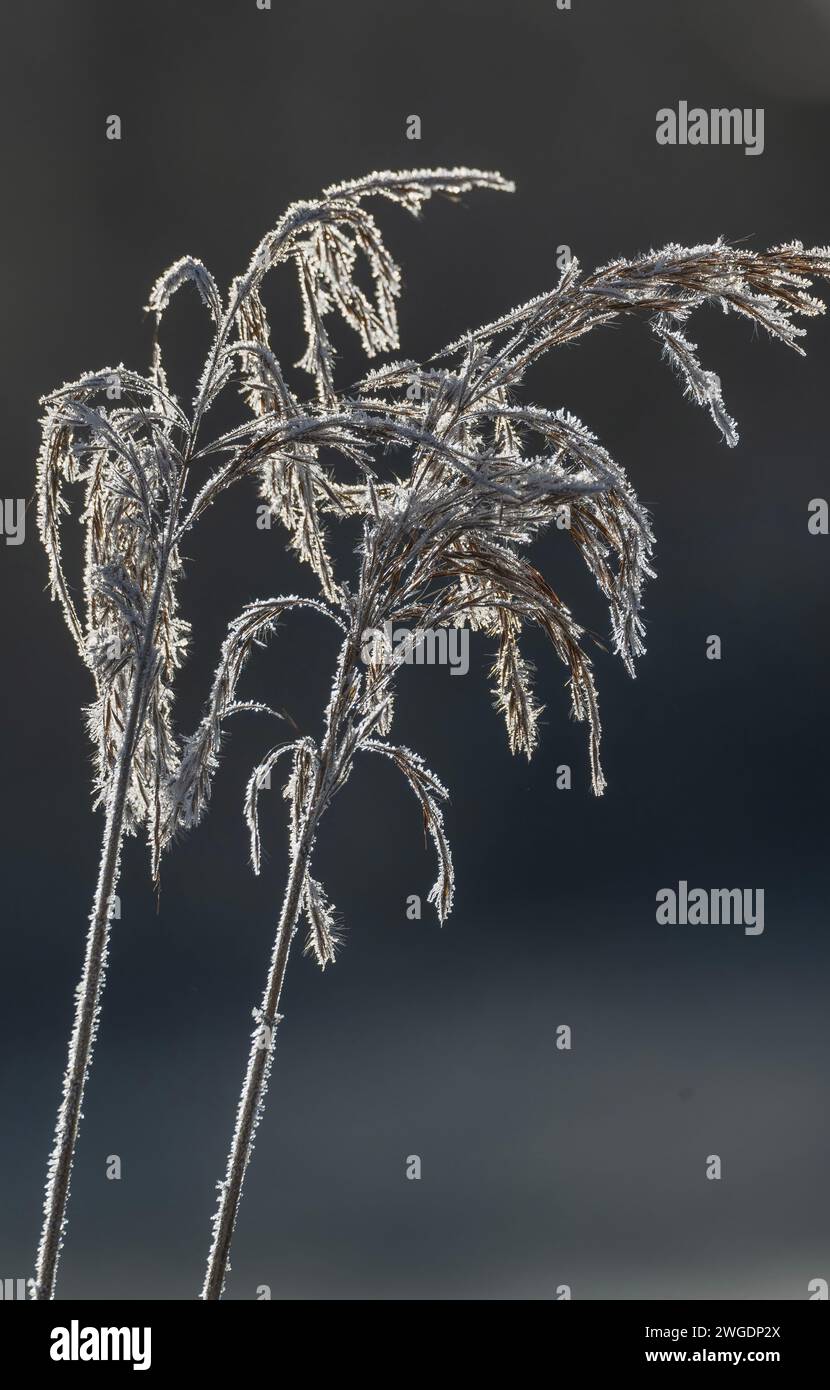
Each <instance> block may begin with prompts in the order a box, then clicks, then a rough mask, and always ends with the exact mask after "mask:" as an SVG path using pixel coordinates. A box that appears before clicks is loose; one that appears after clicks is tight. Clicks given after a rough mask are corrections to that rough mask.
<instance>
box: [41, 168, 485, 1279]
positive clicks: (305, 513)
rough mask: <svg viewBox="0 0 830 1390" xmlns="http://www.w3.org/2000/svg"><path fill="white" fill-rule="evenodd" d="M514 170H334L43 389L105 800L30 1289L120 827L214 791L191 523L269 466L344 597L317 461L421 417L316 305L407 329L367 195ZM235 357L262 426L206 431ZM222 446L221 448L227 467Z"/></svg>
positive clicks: (307, 550) (99, 984)
mask: <svg viewBox="0 0 830 1390" xmlns="http://www.w3.org/2000/svg"><path fill="white" fill-rule="evenodd" d="M507 187H508V185H506V184H505V182H504V180H503V179H501V178H500V177H499V176H498V175H496V174H488V173H482V172H479V171H476V170H466V169H455V170H436V171H422V172H416V173H402V174H398V173H395V174H392V173H390V174H373V175H370V176H369V177H368V178H367V179H364V180H362V181H360V182H357V183H351V184H343V185H338V186H336V187H333V188H330V189H328V190H326V192H325V194H324V195H323V197H322V198H321V199H320V200H318V201H316V202H304V203H296V204H294V205H293V206H292V207H291V208H289V209H288V211H287V212H286V214H285V215H284V217H283V218H282V219H281V221H280V222H279V223H278V225H277V226H276V228H275V229H274V230H273V231H271V232H269V233H268V234H267V235H266V236H265V237H264V238H263V240H262V241H261V242H260V244H259V246H258V247H257V249H256V251H255V253H254V255H253V257H252V259H251V262H250V264H249V266H248V268H247V270H246V271H245V273H244V274H243V275H241V276H240V277H239V278H238V279H236V280H235V281H234V282H233V284H232V285H231V287H230V291H229V294H228V299H227V303H224V302H223V300H222V297H221V295H220V293H219V290H218V288H217V286H216V284H215V282H214V280H213V277H212V276H211V275H210V273H209V272H208V271H207V270H206V269H205V267H204V266H203V265H202V263H201V262H200V261H198V260H195V259H194V258H192V257H185V258H183V259H182V260H179V261H177V262H176V264H175V265H173V266H171V267H170V269H169V270H168V271H167V272H166V273H165V274H164V275H162V276H161V278H160V279H159V280H158V281H157V282H156V284H155V286H154V288H153V291H152V293H151V296H150V300H149V304H148V306H147V307H148V309H149V310H150V311H151V312H152V313H153V314H154V315H155V318H156V327H157V331H156V336H155V343H154V351H153V360H152V365H151V369H150V372H149V374H148V375H146V376H142V375H140V374H138V373H135V372H132V371H128V370H126V369H125V368H124V367H122V366H119V367H116V368H104V369H103V370H101V371H98V372H94V373H90V374H87V375H85V376H83V377H80V378H79V379H78V380H77V381H73V382H71V383H69V384H67V385H65V386H63V387H61V388H60V389H59V390H57V391H55V392H53V393H52V394H51V395H49V396H47V397H45V398H44V400H43V402H42V404H43V405H44V406H45V416H44V419H43V445H42V449H41V453H40V459H39V470H38V496H39V524H40V534H41V538H42V541H43V544H44V546H45V548H46V551H47V554H48V556H49V563H50V579H51V590H52V595H53V597H55V598H57V599H58V600H59V601H60V603H61V605H62V608H63V612H64V616H65V618H66V621H67V624H68V626H69V629H70V631H71V633H72V635H73V636H74V638H75V641H76V644H77V646H78V650H79V652H80V654H81V657H82V659H83V661H84V663H85V664H86V666H87V667H88V669H89V671H90V673H91V675H92V678H93V682H94V687H95V698H94V701H93V703H92V705H91V707H90V709H89V711H88V723H89V730H90V734H91V736H92V740H93V744H94V747H95V754H96V798H95V804H96V805H98V806H102V807H103V809H104V833H103V842H102V848H101V860H100V869H99V876H98V882H97V887H96V890H95V896H94V901H93V907H92V912H91V915H90V924H89V931H88V935H87V940H86V953H85V960H84V967H83V974H82V977H81V981H80V984H79V986H78V989H77V991H76V997H75V1017H74V1023H73V1028H72V1033H71V1037H70V1043H69V1056H68V1062H67V1067H66V1072H65V1075H64V1081H63V1094H62V1100H61V1104H60V1108H59V1111H58V1118H57V1125H56V1131H55V1140H54V1146H53V1149H52V1153H51V1156H50V1160H49V1168H48V1175H47V1184H46V1200H45V1205H44V1223H43V1229H42V1235H41V1241H40V1246H39V1249H38V1254H37V1268H36V1274H35V1278H34V1279H33V1280H32V1281H31V1285H30V1291H31V1294H32V1297H34V1298H36V1299H50V1298H52V1297H54V1291H55V1280H56V1275H57V1267H58V1261H59V1257H60V1252H61V1247H62V1243H63V1235H64V1228H65V1221H66V1208H67V1202H68V1197H69V1185H70V1178H71V1173H72V1165H73V1160H74V1153H75V1146H76V1143H77V1138H78V1128H79V1124H80V1118H81V1111H82V1103H83V1095H84V1087H85V1084H86V1080H87V1076H88V1072H89V1067H90V1062H91V1058H92V1050H93V1045H94V1042H95V1035H96V1031H97V1027H98V1018H99V1010H100V1002H101V994H102V990H103V986H104V978H105V972H106V961H107V950H108V942H109V931H110V919H111V916H112V911H113V897H114V894H115V891H116V888H117V884H118V877H119V863H120V855H121V848H122V843H123V840H124V837H125V836H126V835H131V834H135V833H137V832H139V831H142V830H143V831H144V832H145V833H146V834H147V837H148V841H149V846H150V856H151V867H152V872H153V876H154V878H156V879H157V876H158V866H159V857H160V854H161V851H162V848H163V847H164V845H165V844H166V843H167V841H168V840H169V838H170V836H171V835H172V834H173V833H174V831H175V830H176V829H177V828H179V827H180V826H181V825H182V824H183V823H184V822H185V821H187V820H188V819H189V820H192V819H194V818H195V814H189V815H188V816H184V817H183V816H182V814H181V812H182V808H181V806H179V805H178V804H176V805H175V806H171V801H170V788H171V786H174V785H179V784H180V782H181V781H182V779H184V781H185V782H186V784H187V786H188V788H189V790H188V807H189V810H190V811H192V812H194V813H195V811H196V810H197V809H198V805H199V799H200V796H201V795H203V794H204V791H203V787H202V786H201V785H200V781H201V779H204V780H205V781H206V779H207V777H208V775H209V772H210V770H211V766H212V754H211V750H210V748H209V747H207V748H205V749H202V750H197V751H201V752H202V754H203V756H202V763H201V767H200V768H198V769H194V767H193V763H194V749H193V747H192V745H188V746H187V747H186V748H185V750H184V763H183V764H182V747H181V743H180V741H179V739H178V738H177V735H176V732H175V728H174V720H173V713H174V694H175V678H176V673H177V671H178V669H179V667H180V665H181V662H182V660H183V658H184V656H185V654H186V651H187V644H188V628H187V624H186V623H185V622H184V621H183V620H182V619H181V617H180V616H179V613H178V598H177V591H178V582H179V580H180V578H181V561H180V548H181V544H182V540H183V538H184V537H185V536H186V535H187V533H188V532H189V530H190V528H191V527H192V526H193V524H194V523H195V521H196V520H197V519H198V518H199V517H200V516H201V515H202V513H203V512H204V511H205V509H206V508H207V507H208V506H209V505H210V504H211V503H212V502H214V501H215V499H216V498H217V497H219V496H220V495H221V494H222V493H223V492H224V491H225V490H226V489H227V488H228V487H230V486H231V485H232V484H233V483H235V482H236V481H238V480H239V479H241V478H245V477H247V476H250V475H252V474H255V475H257V476H260V477H263V478H265V479H268V478H269V477H273V480H274V486H275V487H279V488H281V489H282V491H281V505H282V506H283V507H284V508H285V509H287V510H288V512H289V513H290V514H291V516H292V517H293V516H295V515H296V517H297V525H296V527H295V528H294V534H295V541H296V544H297V546H298V548H299V549H300V550H301V552H302V553H303V555H309V556H313V558H314V563H315V567H316V568H317V570H318V573H319V574H320V577H321V582H322V584H323V588H324V591H325V592H326V593H327V595H328V596H329V597H334V596H335V590H334V587H333V580H332V579H331V577H330V574H329V569H328V565H327V561H326V558H325V547H324V545H323V544H322V540H321V537H320V536H318V535H317V534H316V533H315V530H314V528H315V526H316V524H317V523H316V517H317V503H316V500H315V497H314V496H313V495H312V492H313V489H315V488H316V489H319V488H321V487H322V486H323V481H322V474H320V476H319V477H318V476H317V474H316V473H315V472H314V471H313V470H314V460H315V459H316V456H317V451H318V450H319V449H320V448H321V447H326V448H330V449H336V450H338V451H339V452H340V453H341V454H343V455H345V456H346V457H348V458H349V459H351V460H352V461H353V463H354V464H355V465H356V466H357V467H358V468H359V469H360V468H364V469H365V468H366V464H365V454H366V449H367V447H368V446H369V445H370V444H377V443H380V444H385V443H387V442H390V441H394V440H397V439H400V438H406V440H407V441H408V440H410V439H412V438H415V437H422V438H423V440H424V442H427V432H426V431H421V434H420V435H419V433H418V429H417V426H415V427H413V426H411V425H409V424H408V423H407V422H406V421H405V420H401V419H398V418H397V417H396V416H395V415H394V414H393V413H391V412H388V413H386V414H384V413H383V412H379V411H377V410H375V409H366V410H364V409H362V408H359V407H357V406H354V405H353V404H351V403H349V402H345V403H344V402H342V401H340V400H338V399H337V398H336V396H335V394H334V391H333V388H332V386H331V359H332V354H331V348H330V345H329V344H328V340H327V337H326V334H325V331H324V329H323V327H322V318H323V315H324V314H325V313H327V312H329V311H330V310H331V309H332V308H336V309H338V310H339V311H340V313H341V314H342V315H343V317H344V318H345V319H346V321H347V322H348V323H349V324H351V325H352V326H353V327H354V328H355V329H356V330H357V332H358V333H359V334H360V336H361V339H362V341H363V344H364V346H365V348H366V350H367V352H370V353H373V352H378V351H384V352H385V351H389V350H392V349H394V348H396V347H397V323H396V317H395V299H396V297H397V295H398V293H399V289H400V282H399V275H398V271H397V268H396V266H395V264H394V262H393V261H392V259H391V257H390V256H389V254H388V252H387V251H386V248H385V246H384V244H383V242H382V240H381V237H380V234H379V232H378V230H377V227H376V225H375V222H374V220H373V219H372V217H371V215H370V214H369V213H368V212H367V211H366V209H365V208H364V207H363V206H362V204H363V201H364V200H365V199H366V198H368V197H371V196H382V197H386V198H391V199H393V200H394V201H396V202H398V203H399V204H401V205H403V206H404V207H406V208H407V209H409V210H410V211H411V212H413V213H416V212H418V211H419V210H420V208H421V207H422V205H423V204H424V202H426V201H427V200H428V199H429V198H430V197H431V196H432V195H433V194H442V195H444V196H446V197H449V198H458V197H459V196H460V195H462V194H463V193H466V192H468V191H469V190H471V189H473V188H493V189H505V188H507ZM358 254H361V255H363V256H364V257H365V258H366V260H367V261H368V264H369V268H370V271H371V274H372V278H373V283H374V297H373V298H370V297H368V296H367V295H365V294H364V293H363V291H362V290H361V289H359V288H358V286H357V285H356V284H355V283H354V281H353V279H352V269H353V267H354V263H355V260H356V258H357V256H358ZM284 262H291V263H293V264H294V265H295V266H296V269H297V271H298V274H299V282H300V292H301V295H302V296H303V301H304V308H305V318H306V327H307V330H308V336H309V350H308V356H307V360H306V365H308V366H309V367H310V368H311V369H312V370H313V374H314V377H315V382H316V387H317V390H316V398H315V400H314V401H313V402H312V403H311V404H303V405H301V404H300V403H299V402H298V401H297V400H296V399H295V397H294V396H293V395H292V393H291V392H290V390H289V389H288V387H287V386H286V385H285V382H284V381H283V378H282V374H281V371H280V369H279V365H278V363H277V361H276V359H275V358H274V356H273V354H272V353H271V351H270V348H269V345H268V335H267V328H266V325H265V317H264V310H263V306H262V302H261V300H260V298H259V292H258V288H259V284H260V282H261V279H262V276H263V275H264V273H265V271H266V270H268V269H270V268H272V267H273V266H276V265H278V264H281V263H284ZM186 284H192V285H193V286H194V287H195V289H196V291H197V292H198V295H199V297H200V298H201V300H202V301H203V303H204V305H205V306H206V308H207V310H208V312H209V314H210V317H211V319H212V321H213V324H214V336H213V339H212V342H211V345H210V348H209V351H208V354H207V358H206V360H205V363H204V368H203V370H202V373H201V376H200V378H199V381H198V385H197V388H196V393H195V396H194V399H193V403H192V408H191V409H190V411H189V412H188V413H186V412H185V411H183V410H182V408H181V406H180V405H179V403H178V401H177V400H176V399H175V398H174V396H173V395H172V394H171V392H170V390H169V387H168V383H167V379H166V376H165V370H164V365H163V360H162V354H161V347H160V342H159V335H158V325H159V324H160V322H161V319H162V317H163V315H164V312H165V310H166V308H167V306H168V304H169V303H170V300H171V298H172V296H173V295H174V294H175V293H176V292H177V291H178V290H179V289H180V288H181V287H182V286H183V285H186ZM240 370H241V372H242V382H243V388H244V391H245V393H246V395H247V397H248V400H249V402H250V404H251V406H252V408H253V411H254V423H253V425H245V426H242V427H240V428H238V429H235V430H231V431H229V432H226V433H225V434H224V435H222V436H220V437H218V438H214V439H213V440H212V441H210V442H207V443H205V442H202V438H201V437H202V436H203V433H204V424H205V417H206V416H207V414H208V412H209V410H210V408H211V406H212V405H213V403H214V402H215V400H216V398H217V397H218V396H219V394H220V392H222V391H223V390H224V389H225V388H226V387H227V386H229V385H231V384H234V385H236V384H237V383H238V372H239V371H240ZM93 402H98V403H97V404H93ZM108 402H118V404H117V405H115V406H113V407H111V406H110V405H109V404H108ZM435 447H436V448H437V447H438V441H437V440H436V441H435ZM215 460H221V462H220V463H219V464H218V466H216V464H215ZM278 479H279V481H278ZM72 484H77V485H79V486H80V488H81V491H82V498H83V502H82V509H81V514H80V515H81V520H82V522H83V525H84V535H85V569H84V579H83V590H82V602H81V605H80V608H79V605H78V602H77V601H76V598H75V597H73V594H72V592H71V586H70V583H69V581H68V578H67V574H66V570H65V568H64V562H63V553H62V529H61V521H62V519H63V517H64V515H65V514H66V513H67V512H68V511H69V504H68V502H67V499H66V497H65V495H64V494H65V489H66V487H67V486H68V485H72ZM301 514H302V515H301ZM242 708H246V709H252V708H263V707H261V706H253V705H250V704H247V705H242V704H234V703H233V702H231V701H228V702H226V703H225V704H224V705H223V708H222V715H223V717H224V716H226V715H228V714H230V713H232V712H234V711H235V710H239V709H242ZM194 772H195V776H194V775H191V774H193V773H194Z"/></svg>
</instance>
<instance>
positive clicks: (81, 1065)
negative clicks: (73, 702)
mask: <svg viewBox="0 0 830 1390" xmlns="http://www.w3.org/2000/svg"><path fill="white" fill-rule="evenodd" d="M191 447H192V446H191ZM186 471H187V467H186V465H185V468H184V469H183V470H182V476H181V478H180V480H179V484H178V489H177V493H176V501H175V505H174V507H173V508H172V509H171V518H170V526H169V531H168V539H167V543H166V545H165V547H164V549H163V553H162V563H161V564H160V566H159V572H158V575H157V577H156V583H155V587H154V590H153V595H152V600H151V604H150V609H149V612H148V615H147V626H146V629H145V633H144V640H143V643H142V650H141V656H140V659H139V661H138V664H137V666H136V670H135V674H134V677H133V684H132V689H131V692H130V702H129V707H128V713H127V720H126V723H125V726H124V735H123V738H122V741H121V748H120V750H119V755H118V772H117V776H116V779H115V783H114V785H113V788H112V791H111V794H110V797H109V799H108V802H107V813H106V821H105V825H104V836H103V842H102V846H101V864H100V869H99V873H98V884H97V887H96V890H95V898H94V901H93V906H92V912H91V914H90V924H89V931H88V933H87V939H86V953H85V956H84V968H83V974H82V975H81V981H80V984H79V986H78V990H77V994H76V1000H77V1002H76V1006H75V1018H74V1021H73V1024H72V1033H71V1035H70V1039H69V1052H68V1061H67V1064H66V1071H65V1073H64V1080H63V1094H62V1099H61V1103H60V1106H59V1108H58V1117H57V1121H56V1124H55V1141H54V1144H53V1146H52V1152H51V1155H50V1158H49V1168H48V1175H47V1180H46V1200H45V1202H44V1207H43V1227H42V1229H41V1236H40V1244H39V1246H38V1252H37V1262H36V1267H35V1278H34V1283H33V1287H32V1297H33V1298H34V1299H35V1300H36V1301H38V1302H48V1301H50V1300H52V1299H53V1298H54V1297H55V1283H56V1280H57V1273H58V1262H59V1260H60V1254H61V1245H62V1242H63V1232H64V1229H65V1225H66V1208H67V1204H68V1202H69V1187H70V1181H71V1178H72V1167H73V1164H74V1161H75V1148H76V1146H77V1142H78V1131H79V1129H80V1124H81V1114H82V1107H83V1100H84V1089H85V1087H86V1081H87V1077H88V1075H89V1069H90V1066H91V1063H92V1051H93V1048H94V1046H95V1037H96V1034H97V1030H98V1017H99V1014H100V1010H101V996H102V994H103V991H104V984H105V980H106V970H107V955H108V951H109V937H110V921H111V916H112V896H113V894H114V892H115V890H116V887H117V885H118V879H119V873H120V863H121V846H122V843H123V839H124V813H125V809H126V804H127V791H128V788H129V783H130V772H131V767H132V761H133V756H134V753H135V748H136V743H137V741H138V736H139V733H140V731H141V724H142V720H143V717H144V712H145V709H146V695H147V677H148V674H149V670H150V657H151V653H152V650H153V641H154V638H155V631H156V623H157V621H158V615H159V607H160V604H161V596H162V593H163V590H164V585H165V581H166V577H167V569H168V564H169V560H170V554H171V540H170V535H171V533H172V530H173V522H174V517H175V516H176V514H177V512H178V508H179V506H180V505H181V499H182V497H183V494H184V482H185V475H186Z"/></svg>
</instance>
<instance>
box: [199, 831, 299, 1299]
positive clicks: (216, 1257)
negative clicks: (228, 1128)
mask: <svg viewBox="0 0 830 1390" xmlns="http://www.w3.org/2000/svg"><path fill="white" fill-rule="evenodd" d="M310 848H311V841H310V837H306V836H304V837H303V839H302V840H301V842H300V847H299V849H298V851H297V854H296V855H295V858H294V861H293V864H292V866H291V871H290V873H289V876H288V882H287V884H286V890H285V898H284V901H283V905H282V912H281V913H280V920H279V926H278V927H277V935H276V938H275V940H274V949H273V951H272V953H271V965H270V969H269V971H268V981H267V984H266V986H265V993H264V995H263V998H262V1005H261V1007H260V1010H259V1013H258V1014H257V1021H258V1027H257V1029H256V1031H255V1032H254V1037H253V1041H252V1043H251V1051H250V1054H249V1057H248V1069H247V1072H246V1073H245V1081H244V1084H243V1087H242V1094H241V1096H240V1100H239V1108H238V1110H237V1118H236V1129H235V1130H234V1135H233V1141H232V1143H231V1150H230V1153H229V1155H228V1166H227V1171H226V1174H225V1180H224V1182H223V1183H222V1184H221V1186H220V1200H219V1206H218V1208H217V1211H216V1215H215V1217H214V1232H213V1244H212V1246H211V1249H210V1254H209V1256H208V1263H207V1273H206V1275H205V1283H204V1288H203V1289H202V1298H203V1299H204V1300H205V1301H206V1302H212V1301H215V1300H218V1299H220V1298H221V1297H222V1290H223V1288H224V1285H225V1276H226V1274H227V1271H228V1269H229V1261H230V1249H231V1241H232V1239H233V1232H234V1227H235V1226H236V1217H237V1213H238V1211H239V1204H240V1202H241V1200H242V1184H243V1182H244V1180H245V1172H246V1169H247V1167H248V1163H249V1161H250V1157H251V1153H252V1151H253V1146H254V1137H255V1134H256V1128H257V1124H258V1122H259V1119H260V1116H261V1113H262V1106H263V1102H264V1099H265V1092H266V1090H267V1088H268V1078H269V1075H270V1072H271V1063H272V1060H273V1055H274V1042H275V1038H276V1030H277V1024H278V1023H279V1013H278V1010H279V1003H280V995H281V994H282V986H283V981H284V980H285V971H286V967H287V965H288V953H289V951H290V949H291V942H292V940H293V937H294V931H295V928H296V925H297V918H298V916H299V913H300V900H301V895H302V888H303V881H304V878H305V873H306V868H307V865H308V857H309V852H310Z"/></svg>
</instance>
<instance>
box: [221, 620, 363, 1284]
mask: <svg viewBox="0 0 830 1390" xmlns="http://www.w3.org/2000/svg"><path fill="white" fill-rule="evenodd" d="M361 631H362V623H361V621H360V620H359V619H358V620H356V621H355V623H354V625H353V630H352V632H351V633H350V635H349V636H348V637H347V639H346V641H345V642H344V643H343V647H342V649H341V653H340V659H339V661H338V666H337V674H336V676H335V681H334V688H333V692H332V697H331V701H330V703H329V707H328V714H327V721H326V723H327V727H326V734H325V738H324V740H323V746H322V748H321V750H320V762H319V766H318V768H317V774H316V777H315V782H314V788H313V791H312V794H311V797H310V798H309V802H308V806H307V809H306V811H305V812H304V814H303V816H302V818H301V820H300V823H299V824H298V825H297V827H296V830H295V832H294V837H293V842H292V858H291V867H290V869H289V874H288V882H287V884H286V888H285V897H284V899H283V905H282V912H281V913H280V920H279V925H278V927H277V934H276V938H275V940H274V948H273V950H272V952H271V965H270V969H269V971H268V981H267V983H266V986H265V993H264V995H263V997H262V1004H261V1005H260V1008H259V1010H258V1011H256V1013H255V1017H256V1020H257V1027H256V1029H255V1030H254V1035H253V1040H252V1042H251V1050H250V1053H249V1055H248V1069H247V1071H246V1073H245V1081H244V1083H243V1086H242V1093H241V1095H240V1098H239V1105H238V1107H237V1111H236V1128H235V1129H234V1133H233V1139H232V1140H231V1149H230V1153H229V1154H228V1166H227V1169H226V1171H225V1179H224V1181H223V1182H221V1183H219V1184H218V1186H219V1202H218V1206H217V1209H216V1213H215V1215H214V1218H213V1241H212V1244H211V1247H210V1253H209V1255H208V1262H207V1272H206V1274H205V1282H204V1286H203V1288H202V1295H201V1296H202V1298H203V1299H204V1300H205V1301H206V1302H210V1301H214V1300H217V1299H220V1298H221V1297H222V1291H223V1289H224V1287H225V1278H226V1275H227V1272H228V1269H229V1257H230V1249H231V1241H232V1239H233V1232H234V1227H235V1226H236V1218H237V1214H238V1212H239V1204H240V1202H241V1200H242V1184H243V1182H244V1181H245V1172H246V1170H247V1167H248V1163H249V1162H250V1158H251V1153H252V1151H253V1147H254V1139H255V1137H256V1129H257V1125H258V1124H259V1121H260V1118H261V1115H262V1109H263V1106H264V1102H265V1093H266V1091H267V1089H268V1078H269V1076H270V1073H271V1063H272V1061H273V1057H274V1042H275V1038H276V1030H277V1025H278V1023H279V1002H280V995H281V993H282V986H283V981H284V979H285V970H286V966H287V965H288V952H289V950H290V948H291V942H292V940H293V937H294V932H295V930H296V926H297V918H298V917H299V915H300V908H301V906H302V893H303V885H304V882H305V876H306V870H307V868H308V861H309V857H310V855H311V851H312V848H313V845H314V837H315V835H316V834H317V827H318V825H319V823H320V820H321V818H322V816H323V813H324V812H325V810H326V807H327V805H328V802H329V800H330V797H331V795H332V788H333V784H334V782H335V781H336V776H337V765H338V763H339V755H340V751H341V748H340V732H341V728H342V725H343V723H344V719H345V716H346V702H347V692H348V691H349V689H350V687H351V683H352V681H353V678H354V668H355V665H356V663H357V659H358V657H357V654H358V650H359V646H358V639H357V636H356V634H357V633H359V632H361Z"/></svg>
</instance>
